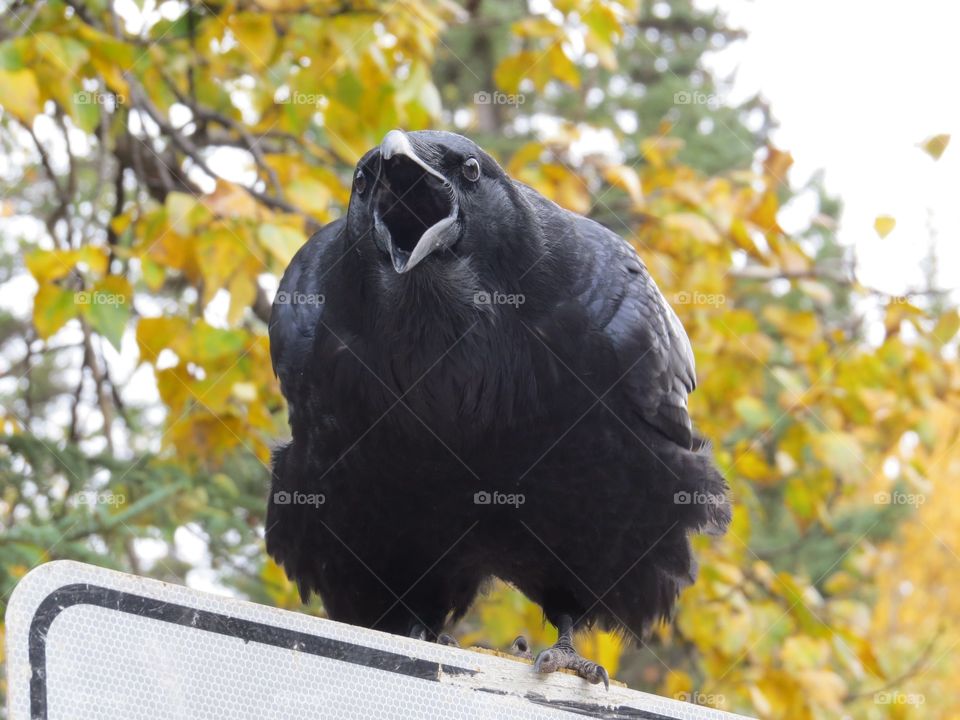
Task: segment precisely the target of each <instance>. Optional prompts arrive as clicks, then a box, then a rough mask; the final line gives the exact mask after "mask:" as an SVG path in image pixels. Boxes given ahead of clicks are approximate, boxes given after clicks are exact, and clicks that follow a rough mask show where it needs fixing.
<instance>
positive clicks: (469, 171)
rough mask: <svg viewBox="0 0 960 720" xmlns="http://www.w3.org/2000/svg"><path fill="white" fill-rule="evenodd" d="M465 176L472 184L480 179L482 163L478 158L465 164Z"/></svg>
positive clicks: (471, 159) (469, 159) (468, 160)
mask: <svg viewBox="0 0 960 720" xmlns="http://www.w3.org/2000/svg"><path fill="white" fill-rule="evenodd" d="M463 176H464V177H465V178H466V179H467V180H469V181H470V182H476V181H477V180H479V179H480V163H478V162H477V159H476V158H467V159H466V161H465V162H464V163H463Z"/></svg>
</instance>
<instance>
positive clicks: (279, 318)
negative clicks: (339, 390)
mask: <svg viewBox="0 0 960 720" xmlns="http://www.w3.org/2000/svg"><path fill="white" fill-rule="evenodd" d="M343 224H344V222H343V220H342V219H341V220H336V221H334V222H332V223H330V224H328V225H325V226H324V227H322V228H321V229H320V230H318V231H317V232H316V233H314V235H313V237H311V238H310V240H309V241H307V243H306V244H305V245H304V246H303V247H302V248H300V250H299V251H297V254H296V255H294V257H293V260H291V261H290V265H289V267H287V270H286V272H284V274H283V278H282V279H281V280H280V287H279V288H278V289H277V296H276V298H275V299H274V301H273V307H272V309H271V311H270V328H269V329H270V359H271V360H272V361H273V372H274V373H276V375H277V377H278V378H279V379H280V389H281V390H282V392H283V395H284V397H286V398H287V401H288V403H292V398H295V397H296V396H297V391H298V388H299V387H300V385H301V382H302V379H303V377H304V372H305V370H306V367H307V363H308V362H309V360H310V356H311V354H312V351H313V343H314V338H315V337H316V332H317V325H318V324H319V323H320V320H321V319H322V317H323V308H324V305H325V302H326V296H325V295H324V292H325V288H326V287H327V285H328V283H325V282H324V279H325V276H326V274H327V272H328V271H329V270H331V269H332V263H333V262H335V261H336V260H337V258H333V260H330V259H329V258H330V255H329V253H330V251H331V249H332V248H333V247H334V246H335V244H334V242H333V241H334V240H335V239H336V238H337V237H338V236H339V234H340V232H341V231H342V228H343Z"/></svg>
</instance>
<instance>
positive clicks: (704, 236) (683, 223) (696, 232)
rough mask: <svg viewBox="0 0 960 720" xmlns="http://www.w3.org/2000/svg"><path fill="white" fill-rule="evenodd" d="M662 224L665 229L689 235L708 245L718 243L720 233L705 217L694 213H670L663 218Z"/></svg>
mask: <svg viewBox="0 0 960 720" xmlns="http://www.w3.org/2000/svg"><path fill="white" fill-rule="evenodd" d="M663 225H664V227H665V228H666V229H667V230H671V231H674V232H678V233H683V234H685V235H689V236H690V237H692V238H694V239H695V240H697V241H699V242H702V243H707V244H709V245H719V244H720V242H721V237H720V233H719V232H717V228H716V227H714V225H713V223H711V222H710V221H709V220H708V219H707V218H705V217H703V216H702V215H697V214H696V213H689V212H679V213H671V214H670V215H667V216H666V217H665V218H663Z"/></svg>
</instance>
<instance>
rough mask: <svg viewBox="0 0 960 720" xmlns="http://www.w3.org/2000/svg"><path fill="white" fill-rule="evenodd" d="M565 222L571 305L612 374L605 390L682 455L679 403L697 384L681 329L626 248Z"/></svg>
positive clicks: (585, 225)
mask: <svg viewBox="0 0 960 720" xmlns="http://www.w3.org/2000/svg"><path fill="white" fill-rule="evenodd" d="M570 217H571V218H572V219H573V222H574V227H575V232H574V233H573V235H574V236H575V238H576V240H575V242H577V243H578V245H579V252H578V253H577V254H578V255H579V256H580V262H581V268H580V272H581V276H580V277H581V280H580V283H578V287H577V292H578V295H579V301H580V303H581V305H582V306H583V308H584V309H585V311H586V313H587V314H588V316H589V325H590V326H591V328H592V329H594V330H595V331H596V330H599V331H600V333H601V336H602V337H603V338H605V339H606V340H607V341H608V342H609V343H611V344H612V346H613V349H614V353H615V355H616V358H617V365H618V366H619V375H618V377H617V378H613V379H611V380H610V382H611V383H614V382H615V383H616V387H617V388H618V389H619V390H620V393H621V394H625V396H626V399H627V402H628V404H629V406H631V407H633V408H634V409H635V410H636V411H637V412H638V413H639V415H640V416H641V417H642V418H643V419H644V420H645V421H646V422H647V423H649V424H650V425H652V426H654V427H655V428H657V429H658V430H659V431H660V432H661V433H663V434H664V435H665V436H667V437H668V438H670V439H671V440H672V441H674V442H675V443H677V444H678V445H681V446H683V447H685V448H690V447H691V446H692V442H693V430H692V426H691V423H690V416H689V414H688V413H687V395H688V394H689V393H691V392H693V390H694V388H695V387H696V382H697V381H696V370H695V368H694V359H693V351H692V349H691V347H690V340H689V338H688V337H687V333H686V331H685V330H684V329H683V325H681V324H680V320H679V318H677V315H676V313H674V311H673V308H671V307H670V305H669V304H668V303H667V301H666V299H664V297H663V294H662V293H661V292H660V289H659V288H658V287H657V285H656V283H655V282H654V281H653V278H652V277H650V273H649V272H648V271H647V268H646V266H645V265H644V264H643V261H642V260H641V259H640V257H639V256H638V255H637V253H636V251H635V250H634V249H633V247H632V246H630V245H629V244H628V243H627V242H626V241H625V240H623V238H621V237H620V236H619V235H617V234H616V233H613V232H611V231H610V230H608V229H607V228H605V227H603V226H602V225H600V224H599V223H596V222H593V221H592V220H588V219H586V218H583V217H581V216H579V215H572V214H571V216H570Z"/></svg>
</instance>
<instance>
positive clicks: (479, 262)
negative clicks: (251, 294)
mask: <svg viewBox="0 0 960 720" xmlns="http://www.w3.org/2000/svg"><path fill="white" fill-rule="evenodd" d="M270 343H271V353H272V359H273V367H274V370H275V371H276V373H277V375H278V377H279V378H280V384H281V388H282V391H283V394H284V396H285V397H286V399H287V401H288V404H289V414H290V427H291V430H292V441H291V442H290V443H289V444H286V445H284V446H282V447H279V448H278V449H277V450H276V451H275V453H274V459H273V477H272V488H271V490H272V494H271V496H270V500H269V505H268V510H267V521H266V541H267V550H268V552H269V553H270V555H271V556H273V558H275V559H276V561H277V562H278V563H280V564H281V565H282V566H283V567H284V569H285V571H286V573H287V575H288V576H289V577H291V578H292V579H294V580H295V581H296V582H297V584H298V586H299V589H300V593H301V595H302V597H303V598H304V599H306V598H308V597H309V596H310V593H311V592H317V593H319V595H320V597H321V598H322V600H323V604H324V607H325V608H326V611H327V613H328V614H329V616H330V617H331V618H333V619H334V620H340V621H344V622H348V623H353V624H357V625H363V626H366V627H372V628H378V629H382V630H387V631H390V632H394V633H403V634H412V635H414V636H417V637H423V638H429V639H432V640H433V639H438V638H439V639H443V638H444V637H448V636H443V635H442V631H443V629H444V627H445V626H446V625H447V624H448V623H451V622H454V621H456V620H457V619H458V618H459V617H461V616H462V615H463V614H464V613H465V612H466V611H467V609H468V607H469V606H470V604H471V602H472V601H473V599H474V597H475V596H476V594H477V593H478V591H479V590H480V589H481V588H482V587H483V585H484V583H485V581H487V580H488V579H490V578H494V577H497V578H501V579H503V580H505V581H507V582H509V583H512V584H513V585H514V586H516V587H517V588H519V589H520V590H521V591H522V592H523V593H524V594H526V595H527V597H529V598H530V599H532V600H533V601H534V602H536V603H538V604H539V605H540V606H541V607H542V608H543V611H544V615H545V617H546V618H547V619H548V620H549V621H550V622H551V623H552V624H554V625H555V626H556V627H557V628H558V631H559V633H560V639H559V641H558V642H557V644H556V645H555V646H553V647H552V648H549V649H547V650H544V651H543V652H542V653H541V654H540V656H539V657H538V658H537V662H536V664H535V668H536V670H538V671H539V672H551V671H553V670H556V669H558V668H561V667H563V668H570V669H573V670H575V671H576V672H578V673H579V674H580V675H581V676H582V677H585V678H586V679H588V680H590V681H591V682H600V681H603V682H604V683H606V682H607V679H608V678H607V673H606V671H605V670H604V669H603V668H602V667H600V666H599V665H597V664H595V663H593V662H590V661H587V660H585V659H584V658H582V657H580V656H579V655H577V654H576V653H575V652H574V650H573V647H572V645H571V634H572V632H573V631H575V630H578V629H581V628H586V627H590V626H592V625H594V624H599V625H600V626H602V627H607V628H612V629H616V630H619V631H621V632H623V633H624V634H630V635H633V636H635V637H636V636H640V635H642V633H643V632H644V631H645V630H646V629H647V628H648V627H649V626H650V625H651V624H652V623H653V622H655V621H657V620H659V619H661V618H666V617H668V616H669V615H670V612H671V609H672V607H673V605H674V602H675V600H676V598H677V595H678V593H679V592H680V590H681V589H682V588H683V587H684V586H686V585H687V584H689V583H690V582H692V581H693V580H694V577H695V575H696V563H695V560H694V558H693V556H692V554H691V548H690V544H689V540H688V535H689V534H690V533H691V532H707V533H721V532H723V530H724V529H725V528H726V526H727V524H728V523H729V520H730V506H729V503H728V501H727V485H726V483H725V481H724V479H723V478H722V476H721V475H720V474H719V472H718V471H717V470H716V469H715V467H714V466H713V463H712V460H711V458H710V455H709V452H708V449H707V448H706V447H705V443H704V442H702V441H700V440H698V439H697V437H696V436H695V435H694V434H693V432H692V429H691V423H690V418H689V416H688V414H687V394H688V393H689V392H690V391H692V390H693V389H694V386H695V382H696V380H695V375H694V363H693V354H692V352H691V349H690V343H689V340H688V339H687V336H686V333H685V332H684V329H683V327H682V326H681V324H680V322H679V320H678V319H677V317H676V315H675V314H674V312H673V310H672V309H671V308H670V306H669V305H668V304H667V302H666V301H665V300H664V297H663V295H662V294H661V293H660V291H659V289H658V288H657V286H656V284H655V283H654V281H653V279H652V278H651V277H650V274H649V273H648V271H647V269H646V267H645V266H644V264H643V262H642V261H641V260H640V258H639V257H638V256H637V254H636V253H635V252H634V250H633V249H632V248H631V247H630V245H629V244H628V243H626V242H625V241H624V240H623V239H621V238H620V237H619V236H617V235H616V234H614V233H613V232H611V231H610V230H608V229H606V228H605V227H603V226H601V225H599V224H597V223H596V222H593V221H592V220H589V219H587V218H585V217H582V216H580V215H577V214H574V213H572V212H568V211H566V210H564V209H562V208H560V207H559V206H557V205H555V204H554V203H552V202H550V201H549V200H547V199H545V198H544V197H543V196H541V195H540V194H539V193H537V192H536V191H535V190H533V189H531V188H530V187H527V186H526V185H523V184H521V183H519V182H517V181H515V180H512V179H511V178H510V177H508V176H507V175H506V173H504V171H503V170H502V169H501V168H500V166H499V165H498V164H497V163H496V162H495V161H494V160H493V159H492V158H491V157H490V156H489V155H487V154H486V153H485V152H484V151H483V150H481V149H480V148H479V147H478V146H477V145H475V144H474V143H473V142H471V141H470V140H468V139H467V138H464V137H461V136H459V135H454V134H451V133H446V132H434V131H425V132H411V133H404V132H401V131H399V130H393V131H391V132H390V133H388V134H387V136H386V137H385V138H384V139H383V142H382V143H381V144H380V146H379V147H376V148H374V149H372V150H370V151H369V152H368V153H367V154H366V155H364V156H363V158H362V159H361V160H360V162H359V164H358V165H357V168H356V171H355V174H354V176H353V189H352V194H351V197H350V205H349V209H348V211H347V213H346V216H345V217H342V218H340V219H338V220H336V221H334V222H332V223H330V224H329V225H327V226H326V227H324V228H323V229H321V230H320V231H319V232H317V233H316V234H315V235H314V236H313V237H312V238H311V239H310V241H309V242H308V243H307V244H306V245H304V247H303V248H301V249H300V251H299V252H298V253H297V255H296V257H295V258H294V259H293V261H292V262H291V264H290V267H289V268H288V269H287V271H286V273H285V274H284V276H283V280H282V281H281V283H280V287H279V290H278V292H277V297H276V300H275V302H274V305H273V313H272V316H271V319H270Z"/></svg>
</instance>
